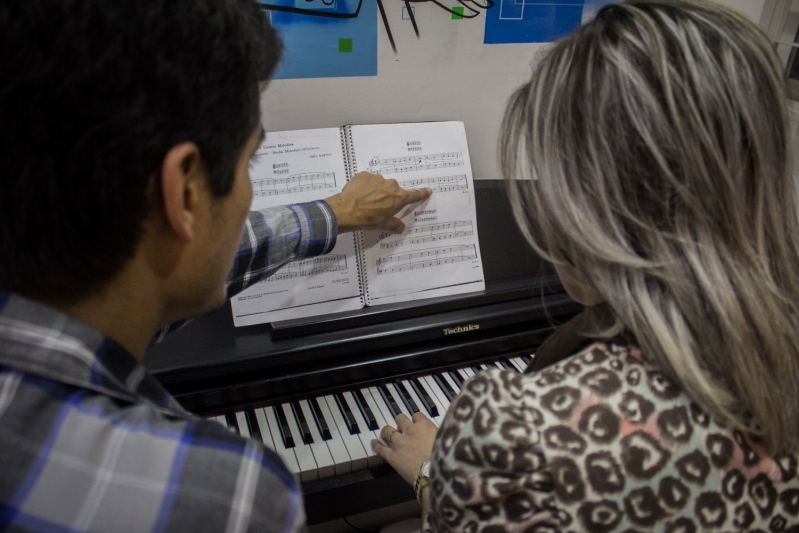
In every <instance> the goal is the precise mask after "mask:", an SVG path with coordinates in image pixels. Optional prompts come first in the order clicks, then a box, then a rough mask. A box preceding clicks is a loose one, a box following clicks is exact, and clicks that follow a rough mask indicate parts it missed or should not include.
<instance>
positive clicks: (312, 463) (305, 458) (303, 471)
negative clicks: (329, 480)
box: [275, 405, 319, 481]
mask: <svg viewBox="0 0 799 533" xmlns="http://www.w3.org/2000/svg"><path fill="white" fill-rule="evenodd" d="M278 407H282V408H284V409H285V408H286V407H287V406H286V405H276V406H275V409H277V408H278ZM289 410H291V409H290V408H289ZM286 419H287V420H288V423H289V428H290V429H291V433H293V434H294V435H301V434H302V432H301V431H300V427H299V425H298V424H297V419H296V418H295V417H294V415H292V414H291V413H289V415H288V416H287V417H286ZM292 449H293V450H294V455H296V456H297V464H299V465H300V476H301V478H302V480H303V481H306V480H307V481H313V480H315V479H319V472H318V471H317V470H316V460H315V459H314V457H313V452H312V451H311V446H310V445H309V444H305V443H304V442H303V441H302V440H300V439H299V438H296V439H294V448H292Z"/></svg>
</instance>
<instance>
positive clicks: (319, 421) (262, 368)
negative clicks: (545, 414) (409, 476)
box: [144, 180, 581, 525]
mask: <svg viewBox="0 0 799 533" xmlns="http://www.w3.org/2000/svg"><path fill="white" fill-rule="evenodd" d="M475 196H476V204H477V221H478V236H479V239H480V250H481V255H482V257H483V270H484V274H485V279H486V290H485V291H484V292H480V293H472V294H467V295H460V296H456V297H445V298H436V299H428V300H422V301H416V302H407V303H400V304H392V305H384V306H375V307H366V308H364V309H361V310H358V311H353V312H347V313H340V314H335V315H328V316H322V317H313V318H307V319H298V320H290V321H283V322H275V323H272V324H261V325H255V326H247V327H242V328H236V327H234V326H233V320H232V316H231V309H230V304H229V303H228V304H227V305H225V306H223V307H222V308H220V309H218V310H216V311H213V312H211V313H209V314H207V315H205V316H203V317H200V318H198V319H196V320H194V321H193V322H191V323H189V324H188V325H187V326H186V327H184V328H183V329H181V330H179V331H176V332H175V333H173V334H172V335H170V336H169V337H168V338H167V339H166V340H164V341H163V342H162V343H160V344H158V345H155V346H153V347H152V348H150V350H149V351H148V352H147V354H146V355H145V358H144V365H145V366H146V367H147V368H148V370H149V371H150V372H151V373H152V374H153V375H154V376H155V377H156V378H157V379H158V380H159V381H160V382H161V383H162V384H163V385H164V386H165V387H166V389H167V390H169V391H170V392H171V393H172V394H173V395H174V396H176V397H177V398H178V400H180V401H181V403H182V404H183V405H184V406H185V407H186V408H187V409H189V410H192V411H193V412H195V413H198V414H200V415H202V416H204V417H206V418H208V419H210V420H215V421H217V422H219V423H221V424H223V425H225V426H227V427H228V428H230V430H231V431H235V432H237V433H240V434H242V435H245V436H249V437H252V438H255V439H259V440H261V441H263V442H264V444H265V445H266V446H268V447H270V448H272V449H274V450H275V451H276V452H277V453H278V455H280V456H281V457H282V458H283V460H284V462H285V463H286V464H287V466H288V467H289V469H290V470H292V471H293V472H294V473H295V474H296V475H297V477H298V478H299V479H300V480H301V483H302V488H303V493H304V496H305V502H306V512H307V515H308V525H314V524H318V523H322V522H327V521H329V520H334V519H338V518H343V517H347V516H351V515H354V514H358V513H362V512H366V511H370V510H375V509H380V508H383V507H387V506H389V505H394V504H398V503H402V502H407V501H410V500H413V499H414V498H415V496H414V494H413V490H412V489H411V487H410V486H408V485H407V484H406V483H405V482H404V481H403V480H402V479H401V478H400V477H399V475H398V474H397V473H396V472H394V471H393V469H391V467H389V466H388V465H386V464H383V463H382V460H381V459H380V458H379V457H377V456H375V455H374V453H373V452H372V450H371V446H370V444H369V443H370V441H371V440H372V439H374V438H376V437H377V435H378V433H379V431H380V428H382V427H383V426H384V425H386V424H391V425H394V423H393V418H394V416H395V415H396V414H397V413H400V412H403V413H406V414H408V415H410V414H412V413H413V412H414V411H416V410H419V411H421V412H423V413H424V414H426V415H428V416H429V417H431V418H432V419H433V421H434V422H436V423H438V422H440V421H441V420H442V418H443V416H444V414H445V412H446V410H447V407H448V406H449V404H450V402H451V400H452V398H453V397H454V395H456V394H457V393H458V391H459V390H460V387H461V385H462V384H463V382H464V381H465V380H467V379H468V378H469V377H471V376H473V375H474V374H475V373H476V372H480V371H482V370H484V369H487V368H506V369H510V370H514V371H520V372H521V371H523V370H524V368H525V367H526V365H527V364H528V363H529V362H530V360H531V359H530V354H531V353H533V352H534V351H535V349H536V348H537V347H538V346H539V345H540V344H541V343H542V342H543V340H544V339H546V337H547V336H548V335H549V334H550V333H551V331H552V330H553V329H554V327H555V326H556V325H557V324H559V323H562V322H565V321H566V320H568V319H569V318H571V317H572V316H574V315H575V314H576V313H578V312H579V311H580V310H581V306H580V305H578V304H577V303H576V302H574V301H573V300H571V299H570V298H569V296H568V295H567V294H566V293H565V291H564V289H563V286H562V285H561V284H560V281H559V280H558V278H557V276H556V274H555V271H554V268H553V267H552V265H550V264H548V263H546V262H545V261H543V260H542V259H541V258H540V257H538V256H537V255H536V254H535V253H533V251H532V249H531V248H530V246H529V245H528V244H527V243H526V241H525V239H524V237H523V236H522V234H521V232H520V231H519V230H518V228H517V227H516V224H515V221H514V219H513V215H512V212H511V209H510V204H509V202H508V199H507V196H506V193H505V188H504V185H503V183H502V181H501V180H481V181H475Z"/></svg>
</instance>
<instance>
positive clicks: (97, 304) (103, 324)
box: [44, 269, 163, 361]
mask: <svg viewBox="0 0 799 533" xmlns="http://www.w3.org/2000/svg"><path fill="white" fill-rule="evenodd" d="M136 278H137V276H136V274H135V270H131V269H126V270H125V271H123V272H122V273H121V274H120V275H119V276H117V277H116V278H115V279H114V280H113V281H112V282H111V283H109V284H108V286H106V287H105V288H104V289H103V290H102V291H101V292H99V293H97V294H94V295H92V296H90V297H88V298H86V299H84V300H82V301H81V302H80V303H77V304H74V305H60V304H53V303H50V302H44V303H46V304H48V305H51V306H53V307H55V308H56V309H58V310H60V311H62V312H64V313H66V314H68V315H70V316H71V317H73V318H75V319H77V320H80V321H81V322H83V323H85V324H87V325H89V326H92V327H93V328H95V329H97V330H99V331H101V332H102V333H104V334H105V335H107V336H108V337H111V338H112V339H114V340H115V341H116V342H117V343H118V344H119V345H120V346H122V347H123V348H125V349H126V350H127V351H128V352H130V354H131V355H132V356H133V357H134V358H136V360H138V361H141V360H142V359H143V358H144V352H145V350H146V349H147V347H148V346H149V344H150V341H151V340H152V338H153V336H154V335H155V333H156V332H157V331H158V329H159V328H160V327H161V322H162V317H163V313H162V306H161V301H160V298H159V295H158V291H157V290H155V289H154V287H153V285H152V284H151V283H148V280H142V279H136Z"/></svg>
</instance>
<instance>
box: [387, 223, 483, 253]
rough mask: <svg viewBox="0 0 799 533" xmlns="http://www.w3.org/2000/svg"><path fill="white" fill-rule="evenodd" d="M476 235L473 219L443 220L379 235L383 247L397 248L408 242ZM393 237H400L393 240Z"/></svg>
mask: <svg viewBox="0 0 799 533" xmlns="http://www.w3.org/2000/svg"><path fill="white" fill-rule="evenodd" d="M468 235H474V227H473V225H472V221H471V220H458V221H455V222H442V223H440V224H422V225H420V226H413V227H411V228H408V229H406V230H405V231H403V232H402V233H389V232H383V233H381V234H380V237H378V241H380V247H381V248H384V249H385V248H396V247H397V246H405V245H408V244H419V243H423V242H434V241H443V240H446V239H455V238H457V237H466V236H468ZM392 237H399V239H396V240H393V239H392Z"/></svg>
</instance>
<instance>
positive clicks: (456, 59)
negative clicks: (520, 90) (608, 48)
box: [262, 0, 765, 179]
mask: <svg viewBox="0 0 799 533" xmlns="http://www.w3.org/2000/svg"><path fill="white" fill-rule="evenodd" d="M720 1H721V3H723V4H726V5H729V6H731V7H733V8H735V9H738V10H740V11H741V12H743V13H744V14H746V15H747V16H749V17H750V18H751V19H752V20H754V21H757V20H758V19H759V17H760V12H761V11H762V9H763V3H764V1H765V0H720ZM384 4H385V5H386V6H387V12H388V16H389V21H390V25H391V28H392V32H393V34H394V38H395V41H396V43H397V48H398V50H399V53H398V54H397V55H395V54H394V53H393V52H392V50H391V47H390V46H389V44H388V39H387V37H386V35H385V32H384V29H383V25H382V24H381V23H378V76H375V77H362V78H327V79H302V80H275V81H273V82H272V83H271V85H270V87H269V90H268V91H267V92H266V94H265V96H264V97H263V99H262V109H263V119H264V127H265V128H266V129H267V130H270V131H281V130H292V129H306V128H325V127H336V126H341V125H344V124H366V123H387V122H409V121H428V120H461V121H463V122H464V123H465V125H466V135H467V138H468V141H469V151H470V154H471V158H472V166H473V169H472V170H473V172H474V176H475V178H477V179H490V178H497V177H499V175H498V170H497V162H496V155H495V154H496V139H497V136H498V132H499V125H500V121H501V118H502V113H503V110H504V107H505V102H506V100H507V98H508V97H509V96H510V94H511V93H512V91H513V90H514V89H515V88H516V87H518V86H519V85H521V84H522V83H523V82H524V81H526V79H527V78H528V77H529V75H530V72H531V68H532V64H533V62H534V61H535V57H536V54H538V53H540V52H541V51H542V50H543V49H544V48H545V47H546V45H536V44H504V45H484V44H483V24H484V21H483V18H482V16H481V17H478V18H477V19H473V20H460V21H453V20H452V19H451V17H450V15H449V14H448V13H447V12H445V11H443V10H441V9H439V8H437V7H435V6H434V5H432V4H417V5H416V6H417V7H416V19H417V23H418V25H419V30H420V33H421V39H418V40H417V39H416V37H415V35H414V33H413V29H412V26H411V23H410V22H409V21H403V20H401V14H400V6H401V3H400V2H399V1H398V0H384Z"/></svg>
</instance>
